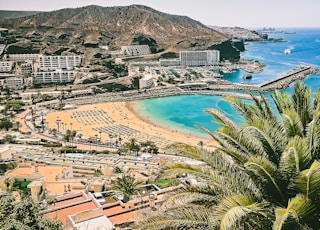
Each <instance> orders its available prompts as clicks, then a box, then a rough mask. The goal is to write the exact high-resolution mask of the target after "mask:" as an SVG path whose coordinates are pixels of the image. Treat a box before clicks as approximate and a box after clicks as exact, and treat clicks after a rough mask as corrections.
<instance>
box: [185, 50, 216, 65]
mask: <svg viewBox="0 0 320 230" xmlns="http://www.w3.org/2000/svg"><path fill="white" fill-rule="evenodd" d="M219 60H220V51H218V50H202V51H180V64H181V66H208V65H215V64H217V63H218V62H219Z"/></svg>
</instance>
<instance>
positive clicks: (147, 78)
mask: <svg viewBox="0 0 320 230" xmlns="http://www.w3.org/2000/svg"><path fill="white" fill-rule="evenodd" d="M152 85H153V79H152V75H151V74H145V75H144V76H143V77H142V78H141V79H139V89H144V88H150V87H151V86H152Z"/></svg>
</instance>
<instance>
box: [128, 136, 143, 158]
mask: <svg viewBox="0 0 320 230" xmlns="http://www.w3.org/2000/svg"><path fill="white" fill-rule="evenodd" d="M126 148H127V149H128V150H129V151H130V154H131V152H132V151H133V152H136V155H137V156H138V154H139V151H140V148H141V147H140V144H139V143H138V142H137V140H136V139H135V138H131V139H130V140H129V142H127V143H126Z"/></svg>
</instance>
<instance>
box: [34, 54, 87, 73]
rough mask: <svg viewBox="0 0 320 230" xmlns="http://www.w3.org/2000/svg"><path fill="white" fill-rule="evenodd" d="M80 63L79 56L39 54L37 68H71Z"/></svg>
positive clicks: (43, 69)
mask: <svg viewBox="0 0 320 230" xmlns="http://www.w3.org/2000/svg"><path fill="white" fill-rule="evenodd" d="M80 65H81V57H80V56H45V55H40V56H39V70H40V71H50V70H56V69H63V70H64V69H66V70H73V69H74V68H75V67H79V66H80Z"/></svg>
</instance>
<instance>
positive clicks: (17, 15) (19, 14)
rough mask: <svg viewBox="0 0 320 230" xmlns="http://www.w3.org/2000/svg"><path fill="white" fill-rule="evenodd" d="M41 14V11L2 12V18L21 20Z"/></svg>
mask: <svg viewBox="0 0 320 230" xmlns="http://www.w3.org/2000/svg"><path fill="white" fill-rule="evenodd" d="M38 13H40V11H12V10H0V18H2V19H4V18H5V19H9V18H21V17H26V16H31V15H35V14H38Z"/></svg>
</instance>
